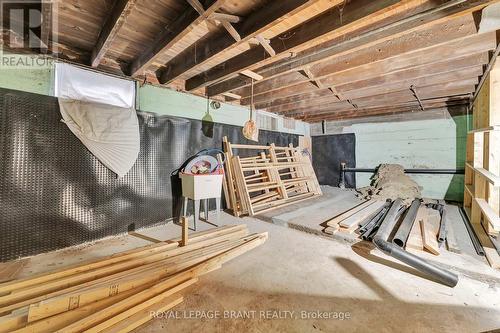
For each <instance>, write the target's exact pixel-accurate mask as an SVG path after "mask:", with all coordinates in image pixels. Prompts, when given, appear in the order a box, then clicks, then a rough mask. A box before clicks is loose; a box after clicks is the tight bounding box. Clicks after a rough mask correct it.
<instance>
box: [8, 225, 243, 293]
mask: <svg viewBox="0 0 500 333" xmlns="http://www.w3.org/2000/svg"><path fill="white" fill-rule="evenodd" d="M240 232H242V233H243V234H244V233H246V232H247V231H246V227H245V226H244V225H230V226H222V227H219V228H216V229H212V230H207V231H200V232H197V233H194V234H193V235H192V236H191V242H192V243H195V242H203V241H207V240H209V239H215V238H217V237H221V236H226V235H228V234H232V233H238V235H239V234H240ZM180 241H181V239H180V238H179V239H173V240H169V241H167V242H165V243H163V244H151V245H148V246H144V247H140V248H136V249H131V250H128V251H124V252H120V253H116V254H113V255H110V256H106V257H102V258H96V259H94V260H90V261H85V262H83V263H77V264H75V265H70V266H67V267H63V268H61V269H58V270H54V271H51V272H45V273H40V274H36V275H33V276H29V277H26V278H23V279H18V280H15V281H11V282H8V283H4V284H1V285H0V293H6V292H10V291H13V290H16V289H21V288H27V287H30V286H36V285H38V284H42V283H45V282H47V281H51V280H57V279H61V278H64V277H67V276H70V275H74V274H81V273H83V272H87V271H90V270H94V269H99V268H101V267H105V266H109V265H113V264H117V263H120V262H123V261H126V260H133V259H136V258H140V257H147V256H150V255H153V254H154V253H158V252H161V251H168V250H172V249H175V248H177V247H178V245H179V242H180Z"/></svg>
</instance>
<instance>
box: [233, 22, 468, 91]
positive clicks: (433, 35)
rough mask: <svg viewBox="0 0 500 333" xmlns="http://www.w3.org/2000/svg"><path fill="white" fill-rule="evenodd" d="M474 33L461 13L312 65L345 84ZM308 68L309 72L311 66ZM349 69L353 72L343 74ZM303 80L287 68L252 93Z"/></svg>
mask: <svg viewBox="0 0 500 333" xmlns="http://www.w3.org/2000/svg"><path fill="white" fill-rule="evenodd" d="M475 34H477V26H476V22H475V20H474V18H473V16H472V15H464V16H462V17H458V18H455V19H451V20H449V21H447V22H444V23H443V24H437V25H433V26H430V27H429V26H426V27H422V28H420V29H418V30H417V31H412V32H410V33H408V34H403V35H401V36H399V37H397V38H394V39H391V40H390V41H383V42H381V43H378V44H375V45H372V46H368V47H365V48H363V49H360V50H357V51H356V52H349V53H347V54H345V55H343V56H338V57H334V58H330V59H329V60H328V62H320V63H317V64H316V65H315V66H314V72H315V74H316V77H317V78H318V77H319V78H320V79H324V78H326V77H328V76H332V77H333V78H332V79H331V80H334V81H330V84H332V85H337V84H344V83H346V80H349V79H350V77H353V76H356V75H359V77H365V78H366V77H368V76H374V75H381V74H380V71H383V72H384V73H385V72H386V68H383V67H384V66H386V67H387V68H390V69H391V70H392V71H394V70H396V68H394V67H398V68H404V66H405V65H404V64H403V63H401V61H402V60H404V59H408V60H406V63H412V62H413V61H414V59H415V58H416V61H417V62H420V63H422V62H423V61H422V60H420V59H419V56H420V55H422V56H423V57H424V59H429V57H426V56H425V55H426V54H427V53H433V52H434V53H435V52H436V51H434V50H436V49H437V48H438V47H439V45H441V44H444V43H449V42H450V41H452V40H456V39H460V38H464V37H467V36H473V35H475ZM455 45H456V43H455ZM426 50H428V51H426ZM412 54H415V55H412ZM375 66H377V67H379V68H380V69H379V70H378V71H377V72H375V71H373V70H372V68H373V67H375ZM308 68H309V67H308ZM309 71H310V72H311V69H309ZM348 73H352V74H350V75H349V77H346V75H347V74H348ZM358 73H359V74H358ZM311 75H313V73H311ZM306 81H307V78H304V76H303V75H298V74H297V72H288V73H286V74H283V75H279V76H275V77H273V78H271V79H265V80H263V81H262V82H259V83H257V84H255V87H254V93H255V95H259V94H262V93H270V92H271V91H274V90H279V89H282V88H285V87H288V86H294V85H296V84H299V83H303V82H306ZM339 81H342V82H339ZM325 83H328V82H325ZM232 92H234V93H236V94H238V95H242V96H244V97H248V96H249V95H250V88H249V87H243V88H240V89H236V90H233V91H232Z"/></svg>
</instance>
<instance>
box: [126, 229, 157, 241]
mask: <svg viewBox="0 0 500 333" xmlns="http://www.w3.org/2000/svg"><path fill="white" fill-rule="evenodd" d="M128 234H129V235H130V236H132V237H136V238H140V239H143V240H145V241H148V242H151V243H163V241H161V240H159V239H156V238H153V237H149V236H148V235H143V234H140V233H138V232H135V231H130V232H129V233H128Z"/></svg>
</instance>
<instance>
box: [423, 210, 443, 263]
mask: <svg viewBox="0 0 500 333" xmlns="http://www.w3.org/2000/svg"><path fill="white" fill-rule="evenodd" d="M440 223H441V217H440V215H439V212H437V211H436V210H434V209H428V215H427V216H426V217H425V216H423V217H422V220H420V228H421V229H422V240H423V244H424V248H425V249H426V250H428V251H429V252H430V253H432V254H434V255H439V244H438V241H437V235H438V233H439V226H440Z"/></svg>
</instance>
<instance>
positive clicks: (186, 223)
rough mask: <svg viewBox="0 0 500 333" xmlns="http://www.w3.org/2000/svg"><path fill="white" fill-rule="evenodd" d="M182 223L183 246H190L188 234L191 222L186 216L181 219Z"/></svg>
mask: <svg viewBox="0 0 500 333" xmlns="http://www.w3.org/2000/svg"><path fill="white" fill-rule="evenodd" d="M181 223H182V241H181V246H186V245H188V238H189V236H188V234H189V220H188V218H187V217H186V216H183V217H181Z"/></svg>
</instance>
